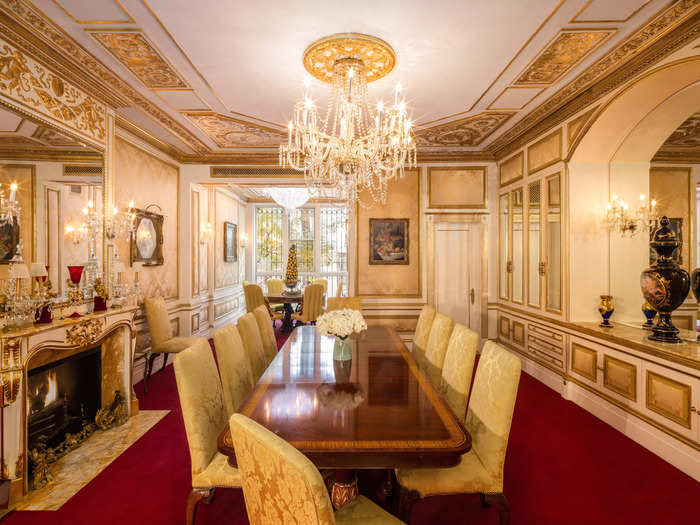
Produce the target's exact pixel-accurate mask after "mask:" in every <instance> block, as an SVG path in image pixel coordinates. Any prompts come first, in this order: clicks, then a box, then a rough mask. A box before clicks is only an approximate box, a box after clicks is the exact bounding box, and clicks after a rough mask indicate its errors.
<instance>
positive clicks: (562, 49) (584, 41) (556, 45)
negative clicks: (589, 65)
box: [514, 30, 616, 86]
mask: <svg viewBox="0 0 700 525" xmlns="http://www.w3.org/2000/svg"><path fill="white" fill-rule="evenodd" d="M615 31H616V30H586V31H583V30H580V31H561V32H559V34H558V35H557V36H556V37H554V39H553V40H552V41H551V42H550V43H549V44H548V45H547V46H546V47H545V48H544V50H542V51H541V52H540V53H539V54H538V55H537V56H536V57H535V58H534V60H533V61H532V62H531V63H530V64H529V65H528V66H527V67H526V68H525V71H523V72H522V73H521V74H520V75H519V76H518V79H517V80H516V81H515V82H514V85H516V86H523V85H529V84H534V85H542V84H552V83H554V82H556V81H557V80H559V79H560V78H561V77H562V76H564V75H565V74H566V73H567V72H568V71H569V70H570V69H571V68H573V67H574V66H575V65H576V64H578V63H579V62H581V61H582V60H583V59H584V58H585V57H586V56H588V55H589V54H590V53H592V52H593V51H594V50H595V49H597V48H598V47H599V46H600V45H601V44H603V42H605V41H606V40H607V39H608V38H610V36H612V35H613V33H615Z"/></svg>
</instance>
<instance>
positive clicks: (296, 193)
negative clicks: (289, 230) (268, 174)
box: [267, 187, 311, 213]
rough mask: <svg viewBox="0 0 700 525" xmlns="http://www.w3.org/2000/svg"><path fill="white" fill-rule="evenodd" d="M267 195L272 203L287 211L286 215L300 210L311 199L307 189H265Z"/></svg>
mask: <svg viewBox="0 0 700 525" xmlns="http://www.w3.org/2000/svg"><path fill="white" fill-rule="evenodd" d="M267 194H268V195H269V196H270V198H271V199H272V200H273V201H275V202H276V203H277V204H279V205H280V206H282V207H283V208H284V209H285V210H287V213H292V212H293V211H294V210H296V209H297V208H301V207H302V206H303V205H304V204H306V202H307V201H308V200H309V199H310V198H311V193H310V192H309V190H308V189H307V188H289V187H287V188H285V187H279V188H277V187H275V188H267Z"/></svg>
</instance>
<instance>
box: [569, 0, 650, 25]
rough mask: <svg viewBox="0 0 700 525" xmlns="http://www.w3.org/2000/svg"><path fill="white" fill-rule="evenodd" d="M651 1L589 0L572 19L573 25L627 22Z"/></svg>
mask: <svg viewBox="0 0 700 525" xmlns="http://www.w3.org/2000/svg"><path fill="white" fill-rule="evenodd" d="M649 2H651V0H615V1H614V2H613V1H611V0H587V1H586V3H585V4H583V7H582V8H581V9H579V11H578V12H577V13H576V14H575V15H574V16H573V18H572V19H571V23H572V24H607V23H621V22H627V20H629V19H630V18H632V17H633V16H634V15H636V14H637V13H638V12H639V11H641V10H642V8H644V7H645V6H646V5H647V4H648V3H649Z"/></svg>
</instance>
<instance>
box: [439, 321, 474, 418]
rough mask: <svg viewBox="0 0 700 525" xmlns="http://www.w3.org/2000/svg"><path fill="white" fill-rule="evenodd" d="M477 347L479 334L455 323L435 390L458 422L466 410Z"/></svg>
mask: <svg viewBox="0 0 700 525" xmlns="http://www.w3.org/2000/svg"><path fill="white" fill-rule="evenodd" d="M478 346H479V334H477V333H476V332H475V331H474V330H470V329H469V328H467V327H466V326H464V325H463V324H461V323H455V326H454V328H453V329H452V335H451V336H450V341H449V343H447V351H446V352H445V362H444V363H443V365H442V377H441V379H440V382H439V385H438V386H437V389H438V391H439V392H440V393H441V394H442V397H443V399H444V400H445V401H446V402H447V404H448V405H449V407H450V408H451V409H452V412H454V414H455V415H456V416H457V418H458V419H459V420H460V421H462V420H464V415H465V412H466V410H467V398H468V397H469V386H470V384H471V382H472V373H473V372H474V360H475V359H476V349H477V347H478Z"/></svg>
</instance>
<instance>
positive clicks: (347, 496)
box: [331, 470, 358, 510]
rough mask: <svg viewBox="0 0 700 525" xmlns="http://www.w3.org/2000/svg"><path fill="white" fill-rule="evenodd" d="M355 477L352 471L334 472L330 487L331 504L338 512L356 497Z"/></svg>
mask: <svg viewBox="0 0 700 525" xmlns="http://www.w3.org/2000/svg"><path fill="white" fill-rule="evenodd" d="M357 495H358V490H357V475H356V473H355V471H354V470H336V471H335V473H334V475H333V484H332V485H331V503H332V504H333V508H334V509H336V510H338V509H339V508H340V507H342V506H343V505H345V504H346V503H347V502H348V501H350V500H353V499H355V498H356V497H357Z"/></svg>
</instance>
